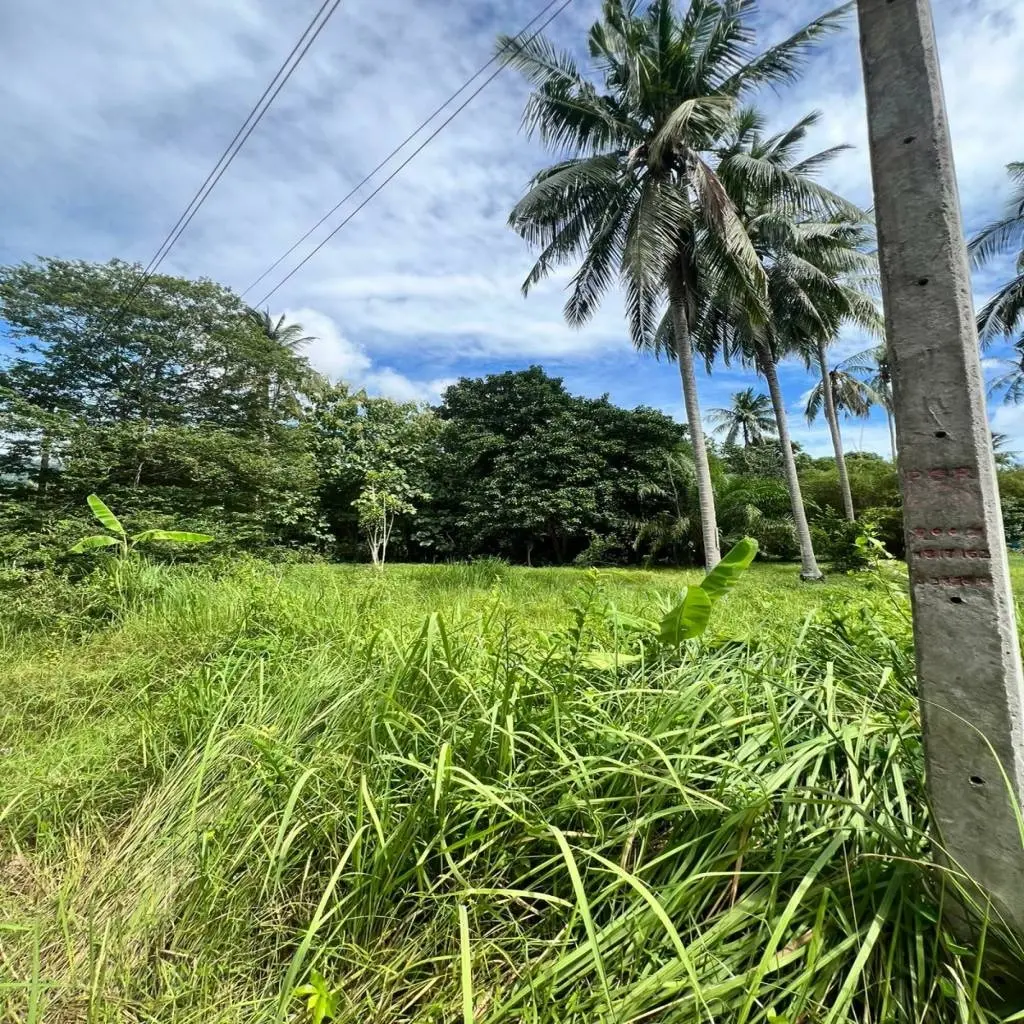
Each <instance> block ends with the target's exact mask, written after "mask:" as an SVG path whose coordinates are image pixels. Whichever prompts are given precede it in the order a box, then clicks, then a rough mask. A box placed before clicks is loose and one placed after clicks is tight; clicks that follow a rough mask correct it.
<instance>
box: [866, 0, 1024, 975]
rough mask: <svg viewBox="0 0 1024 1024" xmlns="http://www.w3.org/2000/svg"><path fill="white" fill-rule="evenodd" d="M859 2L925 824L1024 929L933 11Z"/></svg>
mask: <svg viewBox="0 0 1024 1024" xmlns="http://www.w3.org/2000/svg"><path fill="white" fill-rule="evenodd" d="M858 7H859V11H860V29H861V56H862V58H863V65H864V85H865V92H866V94H867V112H868V144H869V145H868V148H869V152H870V156H871V177H872V181H873V184H874V193H875V219H876V223H877V227H878V252H879V265H880V268H881V278H882V297H883V300H884V304H885V327H886V331H885V335H886V343H887V346H888V348H889V350H890V352H891V354H892V364H891V370H892V381H893V413H894V416H895V420H896V431H897V434H898V439H899V453H898V458H899V461H898V470H899V476H900V483H901V490H902V493H903V524H904V529H905V535H906V538H907V563H908V570H909V578H910V598H911V607H912V610H913V622H914V641H915V643H914V648H915V655H916V659H917V678H918V688H919V692H920V700H921V720H922V727H923V732H924V752H925V778H926V779H927V783H928V790H929V796H930V808H931V820H932V823H933V825H932V827H933V828H934V829H935V830H936V831H937V832H938V839H939V841H940V842H939V844H938V848H939V849H940V850H941V851H943V852H942V856H944V857H946V858H948V859H949V860H952V861H953V863H954V864H955V866H956V869H957V873H958V874H960V875H961V878H963V879H964V880H965V881H966V882H967V883H968V884H970V885H971V888H972V891H971V892H970V894H969V895H970V900H971V902H974V901H975V900H977V901H978V906H979V909H980V911H981V912H983V913H984V914H985V916H986V918H988V915H989V913H992V915H993V917H995V916H996V915H1001V916H1002V917H1003V918H1004V919H1005V921H1006V924H1007V925H1008V926H1009V928H1010V929H1011V930H1013V931H1017V932H1024V850H1022V846H1021V833H1020V827H1019V813H1020V811H1019V808H1020V807H1021V805H1022V803H1024V672H1022V668H1021V656H1020V646H1019V643H1018V637H1017V624H1016V617H1015V614H1014V600H1013V592H1012V590H1011V587H1010V572H1009V565H1008V563H1007V557H1006V545H1005V542H1004V533H1003V523H1002V516H1001V514H1000V508H999V489H998V484H997V480H996V468H995V463H994V460H993V457H992V444H991V440H990V435H989V426H988V418H987V416H986V410H985V394H984V379H983V377H982V372H981V363H980V359H979V356H978V335H977V330H976V328H975V320H974V309H973V303H972V301H971V274H970V268H969V265H968V259H967V249H966V246H965V244H964V233H963V223H962V221H961V217H960V203H959V197H958V195H957V186H956V175H955V172H954V168H953V149H952V145H951V143H950V138H949V125H948V122H947V119H946V110H945V101H944V99H943V95H942V82H941V78H940V74H939V63H938V54H937V48H936V43H935V31H934V27H933V25H932V19H931V10H930V6H929V3H928V0H902V2H900V3H888V2H886V0H859V4H858ZM961 873H962V874H961ZM975 885H976V886H977V887H978V889H979V890H980V891H978V890H975V889H974V886H975ZM990 901H991V902H990ZM996 977H997V976H995V975H994V976H993V979H994V980H995V978H996Z"/></svg>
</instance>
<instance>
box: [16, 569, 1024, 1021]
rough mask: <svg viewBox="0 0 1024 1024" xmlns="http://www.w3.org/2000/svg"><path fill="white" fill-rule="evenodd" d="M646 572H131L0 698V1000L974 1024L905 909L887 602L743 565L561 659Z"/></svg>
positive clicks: (917, 757)
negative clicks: (694, 635) (690, 619)
mask: <svg viewBox="0 0 1024 1024" xmlns="http://www.w3.org/2000/svg"><path fill="white" fill-rule="evenodd" d="M675 582H676V581H675V580H674V579H673V580H668V581H666V580H664V579H663V578H661V577H656V576H654V575H652V574H646V575H643V574H635V575H630V574H624V573H607V574H602V575H601V576H600V577H596V576H594V575H593V574H586V573H574V572H563V573H558V572H533V573H530V572H527V571H523V570H509V569H508V568H507V567H501V566H493V565H492V566H482V567H469V568H467V567H439V568H406V567H393V568H390V569H388V571H386V572H384V573H373V572H370V571H361V570H357V569H354V568H351V569H340V570H332V569H325V568H316V567H313V568H309V567H303V568H296V569H292V570H289V571H286V572H280V571H278V572H275V571H271V570H270V569H268V568H266V567H260V566H253V565H245V566H242V567H241V568H239V570H238V571H236V572H234V573H232V574H231V575H229V576H228V577H227V578H224V579H220V580H211V579H208V578H204V577H201V576H197V575H195V574H193V575H189V574H187V573H185V572H184V571H175V570H166V571H165V579H164V581H163V586H162V587H161V588H160V589H159V590H158V591H157V592H156V596H154V597H153V598H152V600H151V601H150V602H149V603H148V604H147V605H146V606H145V607H142V608H139V609H136V610H134V611H132V612H131V613H130V614H128V615H126V616H124V617H123V618H122V619H121V621H119V622H117V623H116V624H114V625H113V626H111V627H108V628H105V629H104V630H102V631H101V632H99V633H97V634H95V635H93V636H92V637H91V638H88V639H86V640H85V641H74V642H72V641H68V642H66V643H65V644H64V646H63V647H61V648H59V649H57V650H52V649H47V648H45V647H42V646H40V647H38V648H37V649H35V650H33V651H29V652H26V651H25V649H24V648H22V647H19V648H18V651H17V652H16V655H15V654H12V655H11V656H10V657H9V658H8V665H9V668H10V675H11V678H12V679H13V680H14V681H15V683H16V688H13V689H11V690H9V691H8V692H7V693H6V694H5V695H4V697H3V698H2V700H3V703H2V705H0V708H2V714H3V719H2V721H3V727H2V733H0V737H2V738H0V746H3V747H5V748H9V749H7V750H6V751H5V754H4V755H3V758H2V760H0V766H2V769H3V770H2V771H0V830H2V831H0V920H2V921H3V922H4V923H3V924H2V925H0V929H2V930H0V1007H2V1012H3V1013H4V1014H5V1015H6V1016H5V1018H4V1019H7V1020H11V1021H25V1020H38V1021H51V1020H53V1021H79V1020H80V1021H89V1022H93V1021H95V1022H106V1021H161V1022H164V1021H174V1022H183V1024H184V1022H190V1024H199V1022H204V1024H205V1022H228V1021H237V1022H241V1021H246V1022H248V1021H260V1022H263V1021H265V1022H270V1021H275V1020H301V1019H305V1017H304V1015H305V1014H306V1013H307V1011H306V1009H305V1008H304V1007H305V1000H299V999H296V998H295V995H294V993H295V990H296V988H298V987H299V986H300V985H303V984H304V983H306V982H307V981H309V980H310V979H311V978H313V977H314V972H318V974H319V975H321V976H322V977H323V979H324V984H325V986H326V987H327V989H329V990H331V991H329V992H328V995H329V996H330V1001H331V1002H333V1005H334V1011H335V1019H336V1020H338V1021H343V1022H346V1024H347V1022H352V1024H355V1022H360V1024H362V1022H368V1021H373V1022H382V1024H383V1022H396V1024H397V1022H417V1024H419V1022H422V1024H427V1022H435V1024H441V1022H455V1021H463V1022H476V1024H485V1022H486V1024H498V1022H552V1024H553V1022H566V1024H584V1022H587V1024H590V1022H594V1021H602V1022H627V1021H629V1022H641V1021H652V1022H653V1021H659V1022H664V1021H672V1022H676V1021H678V1022H689V1021H694V1022H697V1021H708V1022H711V1021H715V1022H717V1021H729V1022H737V1024H753V1022H765V1024H767V1022H775V1024H783V1022H785V1024H798V1022H806V1024H810V1022H819V1021H820V1022H829V1024H832V1022H854V1021H857V1022H867V1021H871V1022H875V1021H877V1022H882V1021H886V1022H888V1021H892V1022H908V1024H909V1022H921V1021H940V1022H945V1021H950V1022H953V1021H957V1022H969V1021H978V1022H981V1021H996V1020H1002V1019H1008V1017H1007V1012H1008V1011H1006V1010H1005V1009H1000V1008H999V1005H998V1003H997V1001H996V1000H995V998H994V997H993V996H992V995H991V994H990V993H989V992H988V985H989V983H990V981H991V979H992V977H993V974H994V973H997V972H998V971H1004V972H1005V970H1006V967H1005V965H1001V966H999V967H992V966H991V965H988V964H986V963H985V962H984V961H985V949H986V948H991V946H992V943H990V942H985V943H981V944H977V945H975V946H970V947H969V946H965V945H961V944H960V943H959V942H958V941H957V940H956V938H955V937H954V936H952V935H951V934H950V933H949V932H948V931H947V929H946V928H945V926H944V925H943V924H942V923H941V921H942V915H941V909H942V908H941V904H942V901H943V900H944V899H945V898H946V897H945V896H944V890H945V889H946V885H945V879H944V873H943V872H941V871H940V870H939V869H936V868H933V867H931V866H930V858H931V850H930V849H929V845H928V840H927V839H926V837H925V829H926V826H927V821H926V816H925V809H924V808H925V801H924V797H923V792H922V785H921V778H922V758H921V748H920V736H919V722H918V715H917V705H916V699H915V694H914V684H913V678H912V660H911V658H910V654H909V635H908V629H907V624H906V621H905V617H904V613H903V612H902V611H901V609H900V608H899V607H898V606H893V605H891V604H890V603H889V599H888V598H887V597H886V595H884V594H874V595H873V594H868V593H864V592H861V591H859V590H858V588H857V586H856V585H855V584H852V583H849V582H846V581H843V582H841V583H840V584H838V585H835V586H832V587H827V586H826V587H821V588H806V587H805V588H803V589H801V590H797V588H796V587H792V588H791V587H790V584H789V583H788V582H784V581H782V580H781V578H776V577H774V576H773V575H772V574H770V573H763V574H761V575H760V576H759V575H757V574H753V575H752V576H751V577H750V580H749V583H746V582H745V584H744V585H743V586H742V590H741V592H738V593H737V594H735V595H733V596H731V597H730V598H728V599H727V601H726V602H724V603H723V604H722V605H721V606H719V609H716V612H720V616H719V618H718V620H717V621H716V623H715V626H714V628H713V630H712V632H711V633H710V634H709V636H708V637H707V638H706V639H705V640H704V641H702V642H701V643H700V644H693V645H691V646H689V647H687V648H686V649H685V650H684V651H683V653H682V654H681V655H680V656H679V657H673V658H656V659H652V660H649V661H647V662H645V663H641V664H639V665H631V666H630V667H629V670H628V671H627V670H622V669H619V670H615V671H597V670H592V669H589V668H587V667H586V664H587V663H586V660H585V658H584V655H585V654H586V652H587V651H588V650H590V649H592V648H594V647H605V648H609V647H611V646H612V645H614V644H618V645H621V643H623V642H624V637H623V636H622V635H621V633H622V630H623V622H625V621H628V620H627V614H626V613H631V614H632V613H636V612H639V611H642V610H643V609H644V608H646V607H650V606H652V604H653V600H654V595H655V591H657V590H658V589H659V588H660V589H664V588H665V587H666V586H668V585H669V584H674V583H675Z"/></svg>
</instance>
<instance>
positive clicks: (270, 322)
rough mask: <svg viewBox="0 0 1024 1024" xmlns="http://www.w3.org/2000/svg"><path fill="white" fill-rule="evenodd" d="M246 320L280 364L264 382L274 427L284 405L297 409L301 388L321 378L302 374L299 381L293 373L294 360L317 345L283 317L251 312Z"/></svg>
mask: <svg viewBox="0 0 1024 1024" xmlns="http://www.w3.org/2000/svg"><path fill="white" fill-rule="evenodd" d="M246 316H247V319H248V321H249V323H250V325H251V326H252V327H253V329H254V331H255V333H256V335H257V336H258V337H259V338H261V339H262V340H263V341H264V342H265V343H266V344H267V345H268V346H269V347H270V349H271V352H270V353H269V354H270V356H271V360H270V361H271V362H274V361H277V362H278V363H279V364H280V365H279V367H278V369H277V370H271V371H270V373H269V374H268V375H267V378H266V380H264V381H263V388H264V389H265V395H266V398H265V403H266V404H265V414H266V416H267V420H268V422H271V423H272V422H273V421H274V420H276V419H277V417H278V414H279V413H280V412H281V406H282V404H286V403H288V404H292V405H294V403H295V402H296V400H297V399H298V394H299V391H300V390H301V389H302V385H304V384H309V383H311V382H312V381H313V380H314V379H315V378H318V375H317V374H315V373H312V372H310V373H309V374H308V375H306V374H300V375H299V376H298V377H297V376H296V375H295V373H294V369H295V357H296V356H298V355H299V353H300V351H301V350H302V349H303V348H305V346H306V345H308V344H309V343H310V342H312V341H316V338H315V337H314V336H313V335H309V334H306V329H305V328H304V327H303V326H302V324H297V323H288V322H287V319H286V317H285V315H284V314H283V313H282V314H281V316H279V317H278V318H277V319H276V320H275V319H274V318H273V317H272V316H271V315H270V310H269V309H250V310H249V311H248V313H247V314H246ZM274 357H277V359H276V360H275V358H274ZM304 362H305V361H304V360H303V363H304Z"/></svg>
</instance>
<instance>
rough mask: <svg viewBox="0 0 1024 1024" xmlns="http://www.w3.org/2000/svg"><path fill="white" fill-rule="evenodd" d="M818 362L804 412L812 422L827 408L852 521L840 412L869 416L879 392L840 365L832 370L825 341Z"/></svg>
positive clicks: (847, 414) (837, 463)
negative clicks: (815, 377)
mask: <svg viewBox="0 0 1024 1024" xmlns="http://www.w3.org/2000/svg"><path fill="white" fill-rule="evenodd" d="M817 348H818V352H817V356H818V364H819V369H820V371H821V373H822V375H823V376H822V377H820V378H819V379H818V383H817V384H815V385H814V388H813V389H812V391H811V393H810V394H809V395H808V396H807V406H806V408H805V410H804V414H805V415H806V417H807V422H808V423H813V422H814V421H815V420H816V419H817V418H818V414H819V413H820V412H821V411H822V410H823V409H824V411H825V420H826V422H827V423H828V426H829V432H830V433H831V435H832V448H833V451H834V452H835V457H836V470H837V471H838V473H839V489H840V491H841V492H842V496H843V510H844V511H845V513H846V518H847V519H849V520H850V522H853V520H854V519H856V517H857V514H856V511H855V510H854V507H853V493H852V491H851V490H850V476H849V474H848V473H847V470H846V456H845V453H844V451H843V436H842V433H841V431H840V427H839V413H840V412H843V413H845V414H846V416H847V417H853V418H855V419H866V418H867V417H868V416H869V415H870V414H871V408H872V406H873V405H875V404H876V402H878V401H879V399H878V395H876V394H875V393H874V392H873V391H872V390H871V388H870V387H868V385H867V384H865V383H864V381H862V380H861V379H860V378H858V377H854V376H853V374H852V373H849V372H847V371H846V370H843V369H840V368H839V367H838V366H836V367H833V368H832V369H831V370H830V369H829V368H828V350H827V347H826V346H825V345H824V344H819V345H818V346H817ZM826 378H827V380H828V388H826V387H825V379H826Z"/></svg>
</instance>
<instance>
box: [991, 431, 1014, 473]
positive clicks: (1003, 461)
mask: <svg viewBox="0 0 1024 1024" xmlns="http://www.w3.org/2000/svg"><path fill="white" fill-rule="evenodd" d="M1011 443H1012V442H1011V440H1010V436H1009V434H1001V433H999V431H998V430H994V431H992V457H993V458H994V459H995V463H996V466H997V467H998V468H999V469H1012V468H1013V467H1014V466H1015V465H1016V464H1017V455H1018V453H1017V452H1015V451H1014V450H1013V449H1012V448H1010V444H1011Z"/></svg>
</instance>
